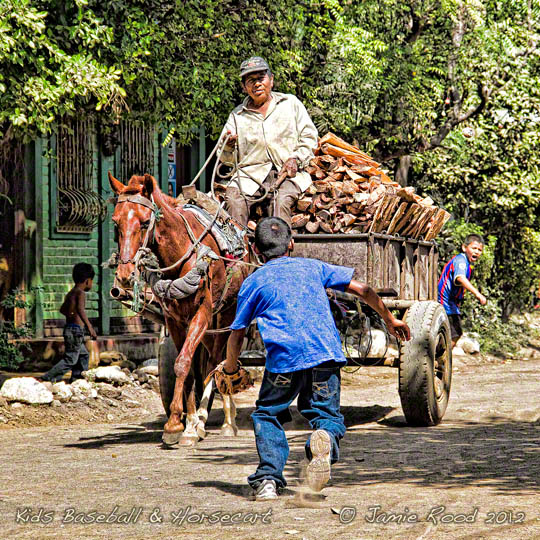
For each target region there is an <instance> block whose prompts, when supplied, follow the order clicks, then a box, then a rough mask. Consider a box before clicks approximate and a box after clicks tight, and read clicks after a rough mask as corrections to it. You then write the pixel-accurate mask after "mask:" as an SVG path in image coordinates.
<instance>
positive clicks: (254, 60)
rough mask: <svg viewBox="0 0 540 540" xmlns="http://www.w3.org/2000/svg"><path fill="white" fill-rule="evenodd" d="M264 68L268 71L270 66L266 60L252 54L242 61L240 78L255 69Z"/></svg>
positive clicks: (262, 69) (261, 69)
mask: <svg viewBox="0 0 540 540" xmlns="http://www.w3.org/2000/svg"><path fill="white" fill-rule="evenodd" d="M266 70H268V71H270V66H269V65H268V64H267V62H266V60H265V59H264V58H261V57H260V56H252V57H251V58H248V59H247V60H244V61H243V62H242V65H241V66H240V78H242V77H243V76H244V75H248V74H249V73H253V72H255V71H266Z"/></svg>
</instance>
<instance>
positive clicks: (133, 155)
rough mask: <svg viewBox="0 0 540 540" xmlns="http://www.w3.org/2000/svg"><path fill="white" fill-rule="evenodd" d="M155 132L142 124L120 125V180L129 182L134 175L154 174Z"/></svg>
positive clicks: (125, 123)
mask: <svg viewBox="0 0 540 540" xmlns="http://www.w3.org/2000/svg"><path fill="white" fill-rule="evenodd" d="M153 136H154V131H153V129H152V128H150V127H149V126H148V125H147V124H145V123H143V122H140V123H135V122H127V121H125V122H122V123H121V124H120V178H121V179H122V181H124V182H127V181H128V180H129V179H130V178H131V177H132V176H133V175H134V174H135V175H143V174H145V173H149V174H152V172H153V170H154V141H153V138H154V137H153Z"/></svg>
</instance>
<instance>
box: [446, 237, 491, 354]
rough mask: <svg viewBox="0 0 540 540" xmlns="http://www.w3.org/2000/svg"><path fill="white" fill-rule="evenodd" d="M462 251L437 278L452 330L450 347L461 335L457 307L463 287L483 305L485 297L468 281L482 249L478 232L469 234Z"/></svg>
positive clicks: (460, 300)
mask: <svg viewBox="0 0 540 540" xmlns="http://www.w3.org/2000/svg"><path fill="white" fill-rule="evenodd" d="M461 249H462V250H463V253H460V254H459V255H456V256H455V257H453V258H452V259H450V260H449V261H448V262H447V263H446V266H445V267H444V270H443V271H442V274H441V277H440V279H439V296H438V298H439V303H440V304H442V305H443V307H444V310H445V311H446V314H447V315H448V320H449V321H450V330H451V332H452V347H455V345H456V343H457V341H458V339H459V338H460V337H461V336H462V335H463V329H462V327H461V312H460V310H459V307H460V305H461V303H462V302H463V296H464V294H465V289H467V290H468V291H470V292H471V293H473V294H474V296H476V298H477V300H478V301H479V302H480V304H482V305H483V306H484V305H485V304H486V302H487V300H486V297H485V296H484V295H483V294H481V293H480V291H479V290H478V289H477V288H476V287H474V285H473V284H472V283H471V282H470V279H471V275H472V265H473V264H474V263H475V262H476V261H477V260H478V259H479V258H480V255H482V252H483V251H484V239H483V238H482V237H481V236H480V235H478V234H469V236H467V238H465V241H464V242H463V245H462V246H461Z"/></svg>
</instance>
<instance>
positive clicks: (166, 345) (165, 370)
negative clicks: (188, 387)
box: [158, 332, 214, 416]
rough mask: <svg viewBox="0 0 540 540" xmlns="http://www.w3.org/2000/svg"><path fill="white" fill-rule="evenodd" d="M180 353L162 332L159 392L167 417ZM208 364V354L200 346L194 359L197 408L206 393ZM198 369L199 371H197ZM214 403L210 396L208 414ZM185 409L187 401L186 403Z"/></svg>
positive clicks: (159, 354) (159, 356)
mask: <svg viewBox="0 0 540 540" xmlns="http://www.w3.org/2000/svg"><path fill="white" fill-rule="evenodd" d="M177 355H178V353H177V351H176V345H175V344H174V341H173V340H172V339H171V337H170V336H166V335H165V333H164V332H162V334H161V336H160V340H159V349H158V364H159V391H160V394H161V403H163V408H164V409H165V413H166V414H167V416H169V415H170V414H171V402H172V400H173V397H174V385H175V383H176V375H175V374H174V361H175V360H176V357H177ZM207 363H208V353H207V352H206V349H205V348H204V347H203V346H202V345H199V347H198V348H197V350H196V351H195V356H194V358H193V366H194V367H195V368H196V372H195V403H196V405H197V408H198V407H199V405H200V403H201V398H202V395H203V392H204V377H205V373H206V366H207ZM197 368H198V369H197ZM213 402H214V393H212V395H211V396H210V400H209V401H208V414H210V410H211V408H212V403H213ZM184 407H185V401H184Z"/></svg>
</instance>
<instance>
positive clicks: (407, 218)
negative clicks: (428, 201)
mask: <svg viewBox="0 0 540 540" xmlns="http://www.w3.org/2000/svg"><path fill="white" fill-rule="evenodd" d="M420 208H421V207H420V205H418V204H416V203H411V204H410V205H409V207H408V208H407V211H406V212H405V213H404V214H403V216H402V217H401V219H400V220H399V221H398V222H397V224H396V225H395V227H394V233H395V234H399V235H401V231H402V229H404V228H405V227H406V226H407V224H408V223H410V222H411V219H413V218H414V216H415V215H416V214H417V213H418V211H419V210H420Z"/></svg>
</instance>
